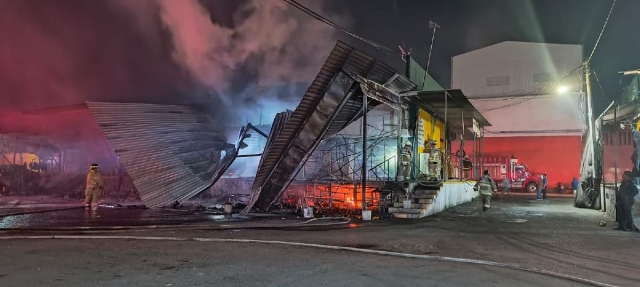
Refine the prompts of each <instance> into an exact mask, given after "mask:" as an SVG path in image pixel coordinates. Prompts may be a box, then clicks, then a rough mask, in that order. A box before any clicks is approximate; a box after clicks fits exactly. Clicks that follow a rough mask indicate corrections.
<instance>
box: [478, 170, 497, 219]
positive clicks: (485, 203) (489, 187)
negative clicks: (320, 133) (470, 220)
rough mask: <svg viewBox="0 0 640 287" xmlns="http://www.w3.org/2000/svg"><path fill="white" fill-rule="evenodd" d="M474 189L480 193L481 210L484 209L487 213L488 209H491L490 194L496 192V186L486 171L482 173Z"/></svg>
mask: <svg viewBox="0 0 640 287" xmlns="http://www.w3.org/2000/svg"><path fill="white" fill-rule="evenodd" d="M474 189H475V190H477V191H479V192H480V197H482V209H484V211H485V212H489V209H490V208H491V194H492V193H493V192H496V191H498V186H497V184H496V182H495V181H493V179H492V178H491V176H490V175H489V171H488V170H485V171H484V173H483V174H482V177H481V178H480V179H479V180H478V182H477V183H476V185H475V187H474Z"/></svg>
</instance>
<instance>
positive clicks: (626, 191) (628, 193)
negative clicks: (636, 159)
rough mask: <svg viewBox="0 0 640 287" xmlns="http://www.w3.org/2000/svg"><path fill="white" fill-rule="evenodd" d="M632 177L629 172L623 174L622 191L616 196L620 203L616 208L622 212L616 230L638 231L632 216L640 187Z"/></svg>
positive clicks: (619, 214)
mask: <svg viewBox="0 0 640 287" xmlns="http://www.w3.org/2000/svg"><path fill="white" fill-rule="evenodd" d="M631 175H632V174H631V172H630V171H628V170H627V171H625V172H624V173H623V174H622V183H621V184H620V189H619V190H618V194H617V196H616V199H617V201H618V204H616V208H617V209H619V210H620V212H619V213H618V227H617V228H615V229H616V230H623V231H626V230H629V231H637V230H638V229H637V228H636V226H635V225H634V223H633V216H632V210H633V205H634V204H635V197H636V196H637V195H638V187H637V186H636V184H635V182H634V181H633V179H632V177H631Z"/></svg>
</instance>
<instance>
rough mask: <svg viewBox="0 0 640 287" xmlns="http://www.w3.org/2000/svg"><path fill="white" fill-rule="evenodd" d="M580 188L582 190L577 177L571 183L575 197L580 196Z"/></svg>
mask: <svg viewBox="0 0 640 287" xmlns="http://www.w3.org/2000/svg"><path fill="white" fill-rule="evenodd" d="M578 188H580V181H578V180H577V179H576V178H575V177H574V178H573V180H572V181H571V189H572V190H573V197H576V195H577V194H578Z"/></svg>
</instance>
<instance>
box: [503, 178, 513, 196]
mask: <svg viewBox="0 0 640 287" xmlns="http://www.w3.org/2000/svg"><path fill="white" fill-rule="evenodd" d="M505 194H511V181H510V180H509V178H508V177H507V176H504V178H502V195H505Z"/></svg>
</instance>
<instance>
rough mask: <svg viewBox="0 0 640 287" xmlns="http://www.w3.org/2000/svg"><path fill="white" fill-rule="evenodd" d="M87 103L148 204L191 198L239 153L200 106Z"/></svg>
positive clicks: (217, 176) (213, 181)
mask: <svg viewBox="0 0 640 287" xmlns="http://www.w3.org/2000/svg"><path fill="white" fill-rule="evenodd" d="M87 106H88V107H89V109H90V110H91V112H92V114H93V116H94V118H95V120H96V122H97V123H98V125H99V126H100V128H101V129H102V131H103V133H104V135H105V136H106V138H107V140H108V141H109V142H110V143H111V145H112V146H113V149H114V151H115V153H116V154H117V155H118V157H119V158H120V162H121V163H122V165H123V166H124V168H125V169H126V171H127V173H128V174H129V176H131V178H132V179H133V183H134V185H135V186H136V189H137V190H138V191H139V193H140V197H141V198H142V201H143V202H144V203H145V205H147V206H148V207H158V206H164V205H168V204H171V203H173V202H175V201H182V200H186V199H189V198H191V197H193V196H195V195H197V194H198V193H200V192H202V191H203V190H205V189H207V188H209V187H210V186H211V185H213V184H214V183H215V182H216V181H217V180H218V179H219V178H220V176H222V174H224V171H225V170H226V169H227V168H228V167H229V165H231V163H232V162H233V160H234V159H235V157H236V155H237V152H236V146H234V145H233V144H229V143H227V141H226V139H225V137H224V135H223V134H222V133H221V132H219V128H217V127H216V125H215V124H214V123H213V121H212V120H211V118H210V117H209V116H208V115H207V114H206V112H203V111H201V110H198V109H196V108H195V107H191V106H179V105H155V104H122V103H97V102H88V103H87ZM243 131H244V129H243ZM237 145H239V144H237Z"/></svg>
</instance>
